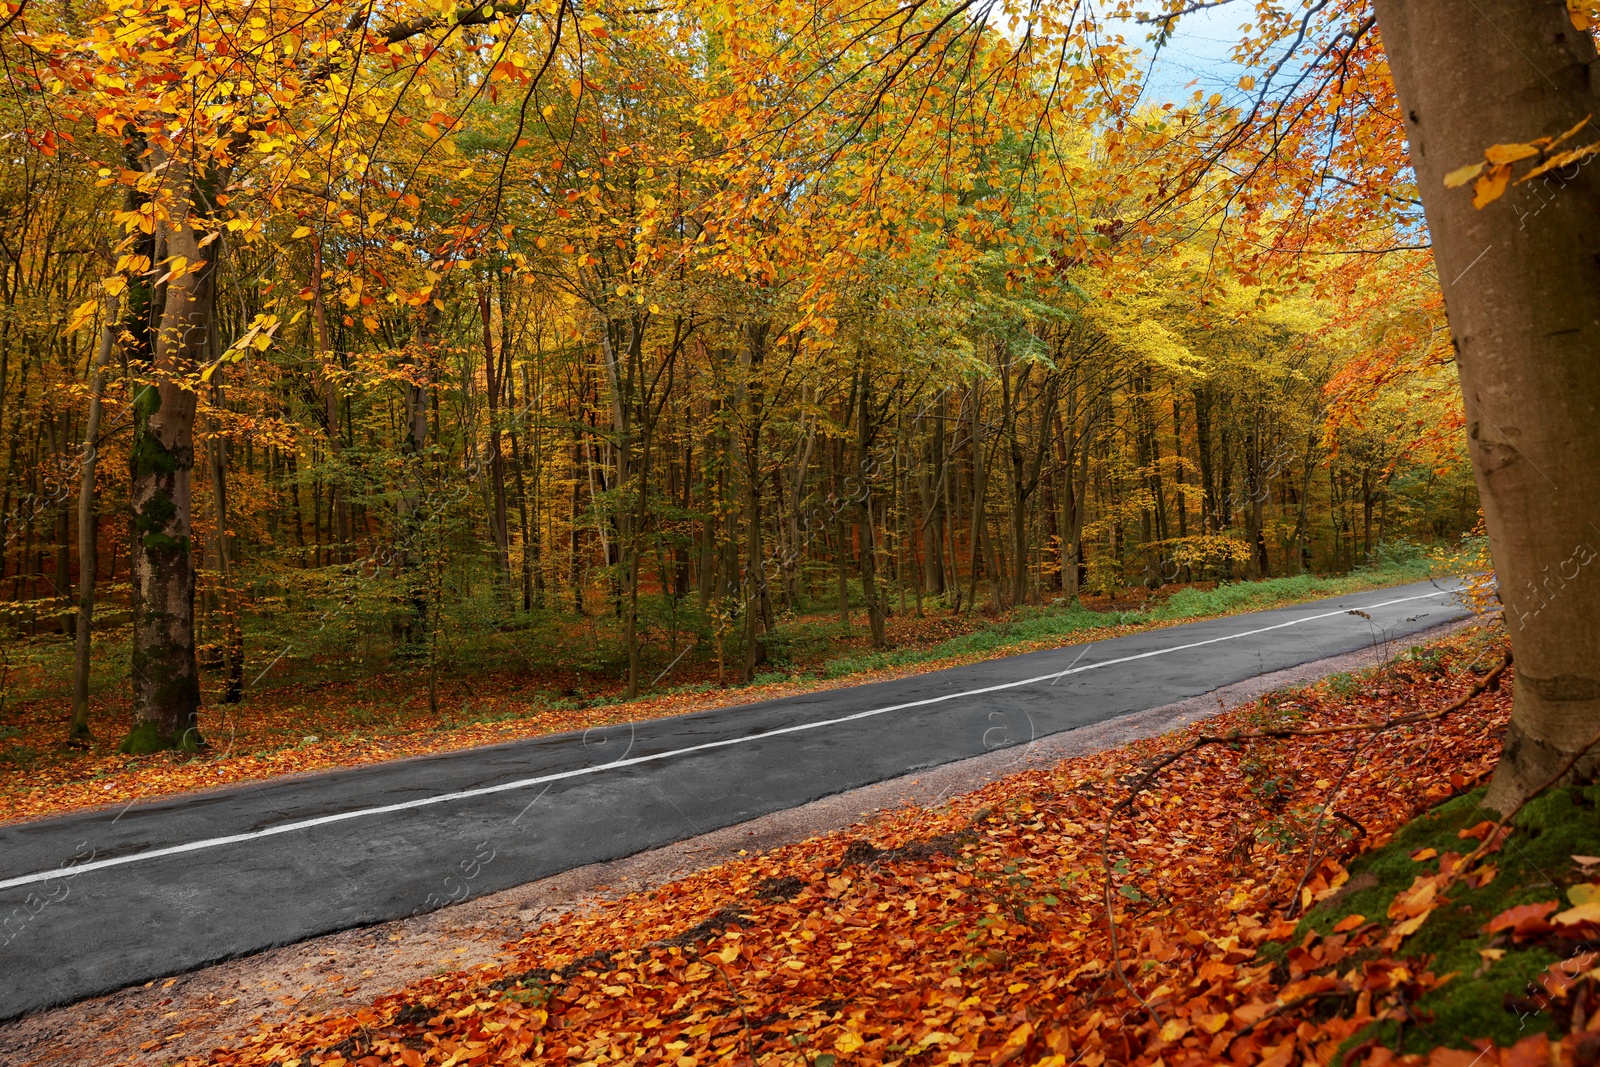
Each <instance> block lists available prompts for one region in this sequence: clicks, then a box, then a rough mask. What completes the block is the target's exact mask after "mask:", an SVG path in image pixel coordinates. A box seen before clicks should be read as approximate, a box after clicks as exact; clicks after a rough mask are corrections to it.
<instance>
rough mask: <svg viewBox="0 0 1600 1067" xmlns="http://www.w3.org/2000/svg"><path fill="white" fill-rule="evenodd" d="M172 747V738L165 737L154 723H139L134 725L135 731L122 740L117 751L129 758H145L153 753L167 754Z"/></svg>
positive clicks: (131, 731) (132, 730) (129, 732)
mask: <svg viewBox="0 0 1600 1067" xmlns="http://www.w3.org/2000/svg"><path fill="white" fill-rule="evenodd" d="M172 747H173V744H172V738H170V737H163V736H162V735H161V728H160V727H159V726H157V725H156V724H155V723H153V722H139V723H134V724H133V729H131V730H129V731H128V736H127V737H124V738H123V739H122V744H120V745H118V746H117V751H118V752H121V753H123V754H124V755H128V756H145V755H149V754H150V753H151V752H165V751H166V750H167V749H169V748H172Z"/></svg>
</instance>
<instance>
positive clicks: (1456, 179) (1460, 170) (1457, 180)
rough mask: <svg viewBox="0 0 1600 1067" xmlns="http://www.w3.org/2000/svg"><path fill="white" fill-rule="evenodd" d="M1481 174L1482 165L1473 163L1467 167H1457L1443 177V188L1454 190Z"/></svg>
mask: <svg viewBox="0 0 1600 1067" xmlns="http://www.w3.org/2000/svg"><path fill="white" fill-rule="evenodd" d="M1482 173H1483V164H1482V163H1473V164H1471V165H1469V166H1465V167H1457V168H1456V169H1455V170H1453V171H1451V172H1450V173H1449V174H1446V175H1445V176H1444V184H1445V188H1446V189H1455V188H1457V187H1459V186H1462V185H1465V184H1467V183H1468V182H1470V181H1471V180H1472V179H1474V178H1476V177H1477V176H1478V175H1480V174H1482Z"/></svg>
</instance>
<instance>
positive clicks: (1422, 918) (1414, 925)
mask: <svg viewBox="0 0 1600 1067" xmlns="http://www.w3.org/2000/svg"><path fill="white" fill-rule="evenodd" d="M1432 914H1433V909H1432V908H1429V909H1428V910H1427V911H1425V912H1423V913H1422V914H1421V915H1415V916H1412V917H1411V918H1409V919H1407V920H1406V921H1405V922H1403V923H1401V924H1400V925H1399V926H1396V927H1395V928H1394V933H1395V935H1397V936H1399V937H1410V936H1411V935H1412V934H1414V933H1416V932H1417V931H1418V930H1420V929H1422V924H1423V923H1425V922H1427V921H1428V916H1430V915H1432Z"/></svg>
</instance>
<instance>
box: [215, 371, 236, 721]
mask: <svg viewBox="0 0 1600 1067" xmlns="http://www.w3.org/2000/svg"><path fill="white" fill-rule="evenodd" d="M220 374H221V371H220V369H219V370H218V372H217V373H216V374H214V375H213V376H212V379H211V396H212V404H213V405H220V404H221V403H222V390H221V389H220V388H219V387H218V376H220ZM220 429H221V424H220V423H219V422H218V421H217V419H216V417H215V416H213V417H212V418H211V420H210V425H209V426H208V430H209V431H210V433H211V440H210V441H209V442H207V451H208V452H209V453H210V456H209V458H210V460H211V495H212V502H213V504H214V508H215V518H216V522H217V534H216V537H217V575H218V577H219V578H221V580H222V662H223V667H224V671H225V675H224V680H223V686H222V702H223V703H224V704H237V703H238V702H239V701H240V700H241V699H242V698H243V697H244V627H243V625H242V623H241V620H240V618H239V591H238V590H237V589H236V588H235V587H234V584H233V557H234V551H235V540H236V539H235V538H234V536H233V534H232V533H231V532H230V531H229V530H228V456H227V451H226V447H227V446H226V442H225V441H223V439H222V437H221V434H220V433H219V432H218V431H219V430H220Z"/></svg>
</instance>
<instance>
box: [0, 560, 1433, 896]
mask: <svg viewBox="0 0 1600 1067" xmlns="http://www.w3.org/2000/svg"><path fill="white" fill-rule="evenodd" d="M1448 593H1449V590H1446V589H1439V590H1435V591H1434V592H1431V593H1423V594H1421V595H1420V596H1408V597H1400V598H1398V599H1395V600H1385V601H1382V602H1381V603H1377V604H1367V605H1365V606H1364V610H1369V609H1376V608H1386V607H1391V606H1392V605H1395V604H1408V603H1410V602H1412V601H1415V600H1428V599H1431V598H1433V597H1437V596H1440V595H1443V594H1448ZM1348 614H1350V609H1349V608H1340V609H1338V610H1337V611H1325V612H1323V613H1321V614H1320V615H1307V616H1306V617H1305V618H1302V619H1290V620H1289V621H1287V622H1280V623H1274V624H1273V625H1271V626H1263V627H1261V628H1260V629H1258V630H1244V631H1241V632H1239V633H1236V634H1224V635H1223V636H1221V637H1209V638H1207V639H1206V640H1204V641H1191V642H1190V643H1188V644H1186V645H1173V646H1171V647H1169V648H1157V649H1152V650H1151V651H1149V652H1139V653H1135V654H1134V655H1131V656H1119V657H1117V658H1116V659H1108V660H1102V661H1100V662H1099V663H1085V664H1084V665H1083V666H1081V667H1069V668H1068V669H1066V670H1064V671H1051V672H1050V673H1049V674H1040V675H1036V676H1035V677H1032V678H1023V679H1021V680H1020V681H1015V682H1002V683H1000V684H999V685H988V686H984V687H983V688H981V689H968V690H964V691H963V692H960V693H947V694H945V695H944V696H937V697H927V698H925V699H922V700H911V701H907V702H906V703H904V704H891V705H889V706H888V707H884V708H873V709H871V710H870V711H858V712H856V713H855V714H853V715H842V716H840V717H839V718H836V719H819V720H817V721H816V722H805V723H799V724H797V725H794V726H782V727H778V728H776V729H772V730H766V731H763V732H761V733H757V734H747V735H745V736H742V737H729V738H724V739H723V740H721V741H706V742H704V743H702V744H698V745H689V746H688V747H686V748H675V749H672V750H671V751H668V752H656V753H652V754H650V755H646V756H632V757H629V758H626V759H619V760H613V761H612V762H610V763H602V764H600V765H598V766H594V767H579V768H577V769H575V770H570V771H556V772H554V773H552V774H541V775H539V776H537V777H534V778H518V779H516V780H515V781H511V782H502V783H500V784H499V785H487V786H480V787H478V788H477V789H463V790H460V791H459V792H455V793H440V794H437V795H436V796H431V797H420V798H418V799H416V800H407V801H403V802H401V803H398V804H383V805H380V806H378V807H372V808H358V809H356V810H354V811H342V812H339V813H337V814H334V815H319V816H317V817H316V818H312V819H301V820H300V821H298V822H290V823H283V824H282V825H280V826H269V827H267V828H266V829H264V830H252V831H250V832H248V833H243V834H229V835H227V836H226V837H208V838H206V839H204V840H201V841H191V842H189V843H188V844H183V845H169V846H166V847H165V848H154V849H150V850H149V851H146V852H135V853H131V854H129V855H126V856H113V857H111V858H109V859H103V860H91V861H89V862H87V863H79V864H76V865H75V866H73V867H71V868H70V869H57V870H49V871H38V872H35V873H33V874H24V875H20V876H18V877H16V878H7V879H5V880H4V881H0V889H15V888H16V887H18V886H24V885H33V884H35V883H38V882H47V881H49V880H50V879H52V878H61V877H72V878H76V877H78V876H79V875H82V874H87V873H88V872H90V871H99V870H105V869H106V868H108V867H120V866H123V865H124V864H128V863H138V862H140V861H141V860H153V859H159V858H161V857H163V856H180V855H183V854H184V853H186V852H200V851H203V850H205V849H211V848H221V847H222V846H224V845H237V844H240V843H242V842H245V841H259V840H260V839H262V838H264V837H276V836H277V835H279V834H288V833H294V832H295V831H297V830H309V829H311V828H312V827H316V826H327V825H329V824H331V823H338V822H348V821H349V820H351V819H364V818H367V817H368V816H372V815H388V814H390V813H392V812H396V811H411V810H413V809H416V808H427V807H432V806H433V805H435V804H448V803H450V802H452V801H456V800H470V799H472V798H473V797H483V796H491V795H493V794H495V793H509V792H512V791H513V790H517V789H528V788H530V787H532V786H536V785H544V784H546V783H547V782H559V781H562V780H563V779H567V778H581V777H584V776H585V775H590V774H599V773H600V772H601V771H608V770H613V769H615V768H619V767H634V766H638V765H639V764H641V763H654V762H656V761H658V760H664V759H671V758H672V757H674V756H684V755H688V754H689V753H691V752H705V751H708V750H710V749H714V748H726V747H728V746H730V745H742V744H745V743H747V742H750V741H760V740H763V739H765V738H768V737H777V736H779V735H782V734H797V733H802V732H804V731H806V730H820V729H822V728H823V727H824V726H838V725H839V724H840V723H846V722H855V721H857V720H858V719H870V718H872V717H874V716H877V715H887V714H889V713H890V712H894V711H905V710H906V709H908V708H920V707H926V706H928V705H929V704H942V703H944V702H945V701H948V700H962V699H965V698H967V697H975V696H982V695H983V694H985V693H998V692H1000V691H1002V690H1005V689H1018V688H1021V687H1022V686H1025V685H1034V684H1036V683H1038V682H1054V681H1056V680H1059V679H1060V678H1062V677H1064V676H1066V675H1068V674H1082V673H1083V672H1084V671H1092V670H1098V669H1099V668H1101V667H1114V666H1117V665H1118V664H1121V663H1132V662H1133V661H1135V660H1141V659H1149V658H1151V657H1152V656H1165V655H1167V654H1169V653H1172V652H1186V651H1188V650H1189V649H1192V648H1201V647H1203V646H1205V645H1214V644H1217V643H1219V642H1222V641H1234V640H1237V639H1239V638H1241V637H1254V636H1256V635H1257V634H1264V633H1270V632H1272V631H1273V630H1281V629H1283V628H1284V627H1286V626H1298V625H1300V624H1301V623H1306V622H1315V621H1316V620H1318V619H1331V618H1333V617H1335V616H1337V615H1348Z"/></svg>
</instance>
